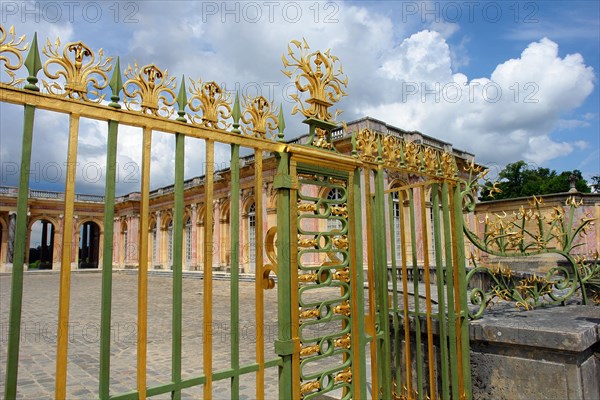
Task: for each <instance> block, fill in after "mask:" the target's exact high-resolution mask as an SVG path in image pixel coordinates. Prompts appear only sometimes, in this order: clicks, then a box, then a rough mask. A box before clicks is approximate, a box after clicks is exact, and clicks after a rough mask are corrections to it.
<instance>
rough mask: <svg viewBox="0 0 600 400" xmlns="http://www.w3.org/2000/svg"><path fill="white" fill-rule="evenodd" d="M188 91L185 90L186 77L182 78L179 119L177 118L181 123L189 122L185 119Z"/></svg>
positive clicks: (178, 98) (178, 102) (179, 95)
mask: <svg viewBox="0 0 600 400" xmlns="http://www.w3.org/2000/svg"><path fill="white" fill-rule="evenodd" d="M187 102H188V99H187V91H186V90H185V75H183V77H182V78H181V86H180V87H179V94H178V95H177V107H178V108H179V110H177V114H178V115H179V117H177V118H176V120H177V121H179V122H187V120H186V119H185V106H186V105H187Z"/></svg>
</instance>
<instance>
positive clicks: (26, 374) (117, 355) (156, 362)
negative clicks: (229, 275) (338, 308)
mask: <svg viewBox="0 0 600 400" xmlns="http://www.w3.org/2000/svg"><path fill="white" fill-rule="evenodd" d="M10 280H11V277H10V276H9V275H3V276H0V376H1V381H0V393H2V394H3V393H4V383H5V382H4V376H5V371H4V369H5V365H6V364H5V363H6V346H7V333H8V327H7V324H8V309H9V306H10V304H9V303H10V301H9V299H10ZM71 282H72V292H71V293H72V295H71V311H70V313H71V317H70V323H71V325H70V332H69V355H68V357H69V363H68V371H67V393H68V397H69V398H78V399H87V398H90V399H91V398H97V393H98V389H97V388H98V365H99V352H100V350H99V348H100V343H99V333H100V289H101V277H100V274H99V273H78V274H73V275H72V280H71ZM113 282H114V283H113V319H112V327H113V332H112V339H111V341H112V343H111V363H112V364H111V394H118V393H122V392H126V391H130V390H132V389H134V388H135V380H136V366H135V363H136V320H137V276H136V275H129V274H122V273H116V274H115V275H114V280H113ZM203 283H204V282H203V281H202V280H200V279H187V278H186V279H184V281H183V303H184V308H183V318H184V327H183V332H182V334H183V359H182V375H183V378H184V379H185V378H188V377H192V376H197V375H199V374H201V373H202V313H203V309H202V307H203V306H202V304H203V303H202V301H203ZM229 285H230V283H229V281H214V288H213V302H214V303H213V304H214V311H213V320H214V325H213V346H214V349H213V362H214V368H215V369H217V368H226V367H228V366H229V365H230V334H229V332H230V329H229V326H230V323H229V298H230V296H229V293H230V286H229ZM58 287H59V275H58V274H56V273H54V274H37V273H28V274H26V275H25V279H24V298H23V319H22V321H23V325H22V336H21V338H22V339H21V343H22V345H21V353H20V361H19V381H18V397H19V398H23V399H40V398H52V397H53V396H54V368H55V354H56V322H57V310H58ZM171 296H172V294H171V279H170V278H168V277H152V276H151V277H150V278H149V290H148V323H149V331H148V364H147V365H148V385H149V386H154V385H157V384H160V383H165V382H168V381H170V379H169V378H170V371H171V368H170V363H171ZM276 296H277V293H276V290H269V291H265V358H266V359H269V358H272V357H274V351H273V342H274V340H275V339H276V334H277V325H276V314H277V301H276V300H277V298H276ZM240 299H241V301H240V308H241V310H240V328H241V338H240V348H241V354H240V361H241V362H242V363H252V362H254V360H255V358H254V357H255V344H256V335H255V320H254V283H253V282H241V283H240ZM265 375H266V379H265V380H266V385H265V394H266V395H267V398H276V396H277V391H278V387H277V369H276V368H272V369H269V370H267V371H266V374H265ZM228 387H229V381H221V382H215V385H214V391H213V396H214V398H216V399H229V398H230V393H229V391H228ZM241 388H242V394H243V395H242V396H241V398H243V399H252V398H255V395H254V392H255V375H254V374H249V375H246V376H244V377H242V379H241ZM182 395H183V397H184V398H201V397H202V387H196V388H192V389H186V390H184V391H183V393H182ZM159 398H170V396H169V395H163V396H160V397H159Z"/></svg>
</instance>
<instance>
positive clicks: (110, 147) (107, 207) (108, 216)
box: [99, 121, 119, 399]
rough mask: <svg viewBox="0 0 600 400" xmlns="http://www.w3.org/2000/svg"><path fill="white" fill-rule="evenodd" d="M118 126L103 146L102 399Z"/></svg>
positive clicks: (106, 389)
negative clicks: (104, 162) (104, 155)
mask: <svg viewBox="0 0 600 400" xmlns="http://www.w3.org/2000/svg"><path fill="white" fill-rule="evenodd" d="M118 130H119V123H118V122H117V121H108V139H107V144H106V183H105V190H104V246H103V247H102V303H101V311H100V376H99V392H100V393H99V395H100V398H101V399H108V398H109V396H110V331H111V329H110V324H111V307H112V297H111V296H112V258H113V246H112V243H113V237H114V224H115V222H114V215H115V178H116V170H117V135H118Z"/></svg>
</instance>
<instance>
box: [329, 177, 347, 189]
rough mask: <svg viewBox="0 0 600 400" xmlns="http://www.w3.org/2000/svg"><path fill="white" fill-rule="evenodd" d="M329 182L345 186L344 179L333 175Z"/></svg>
mask: <svg viewBox="0 0 600 400" xmlns="http://www.w3.org/2000/svg"><path fill="white" fill-rule="evenodd" d="M329 183H333V184H334V185H339V186H341V187H344V188H345V187H346V181H345V180H344V179H336V178H334V177H330V178H329Z"/></svg>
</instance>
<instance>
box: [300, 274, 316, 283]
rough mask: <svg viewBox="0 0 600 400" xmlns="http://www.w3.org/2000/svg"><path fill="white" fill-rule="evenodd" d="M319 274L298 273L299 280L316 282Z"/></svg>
mask: <svg viewBox="0 0 600 400" xmlns="http://www.w3.org/2000/svg"><path fill="white" fill-rule="evenodd" d="M316 281H317V274H300V275H298V282H303V283H306V282H316Z"/></svg>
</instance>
